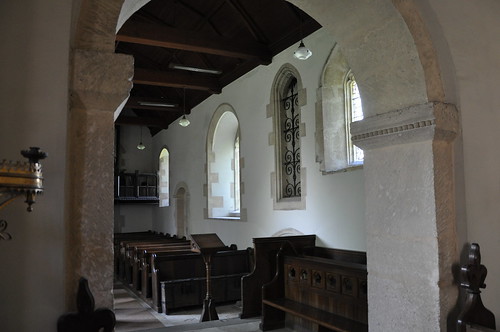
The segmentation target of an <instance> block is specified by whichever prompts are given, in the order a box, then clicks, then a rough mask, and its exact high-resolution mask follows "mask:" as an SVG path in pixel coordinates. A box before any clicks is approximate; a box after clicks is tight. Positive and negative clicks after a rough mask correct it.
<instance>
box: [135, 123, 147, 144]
mask: <svg viewBox="0 0 500 332" xmlns="http://www.w3.org/2000/svg"><path fill="white" fill-rule="evenodd" d="M145 148H146V146H145V145H144V144H142V127H141V141H140V143H139V144H137V150H144V149H145Z"/></svg>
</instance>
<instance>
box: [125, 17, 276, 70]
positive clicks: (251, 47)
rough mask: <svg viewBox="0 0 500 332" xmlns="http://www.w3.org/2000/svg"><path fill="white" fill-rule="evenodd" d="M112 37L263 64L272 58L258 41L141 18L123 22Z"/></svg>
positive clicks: (129, 41) (128, 41)
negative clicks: (253, 60)
mask: <svg viewBox="0 0 500 332" xmlns="http://www.w3.org/2000/svg"><path fill="white" fill-rule="evenodd" d="M116 40H117V41H121V42H127V43H136V44H142V45H150V46H156V47H164V48H170V49H178V50H184V51H191V52H201V53H207V54H214V55H220V56H226V57H233V58H239V59H259V61H260V63H261V64H266V65H267V64H270V63H271V61H272V56H271V53H270V52H269V50H268V49H267V47H266V46H265V45H263V44H260V43H248V42H245V43H244V44H241V45H240V44H239V42H238V41H232V40H228V39H225V38H221V37H214V36H203V34H202V33H195V34H193V32H192V31H183V30H178V29H173V28H169V27H167V26H161V25H157V24H151V23H144V22H127V23H125V24H124V25H123V27H122V28H121V29H120V31H119V32H118V34H117V35H116Z"/></svg>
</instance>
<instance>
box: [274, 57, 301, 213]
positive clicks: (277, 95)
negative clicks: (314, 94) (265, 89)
mask: <svg viewBox="0 0 500 332" xmlns="http://www.w3.org/2000/svg"><path fill="white" fill-rule="evenodd" d="M305 104H306V91H305V89H303V88H302V83H301V80H300V76H299V73H298V71H297V70H296V69H295V68H294V67H293V66H291V65H290V64H285V65H283V66H282V67H281V69H280V70H279V71H278V74H277V75H276V77H275V79H274V82H273V87H272V92H271V103H270V104H269V106H268V109H269V110H270V111H271V112H270V113H271V114H269V115H270V116H272V117H273V124H274V133H273V135H272V137H273V138H274V142H272V143H274V145H275V147H274V148H275V172H274V173H273V174H272V179H273V181H272V193H273V194H272V195H273V203H274V209H276V210H301V209H305V192H304V188H305V180H306V177H305V168H302V163H301V139H302V137H303V136H305V126H304V124H303V123H302V122H301V108H302V107H303V106H304V105H305Z"/></svg>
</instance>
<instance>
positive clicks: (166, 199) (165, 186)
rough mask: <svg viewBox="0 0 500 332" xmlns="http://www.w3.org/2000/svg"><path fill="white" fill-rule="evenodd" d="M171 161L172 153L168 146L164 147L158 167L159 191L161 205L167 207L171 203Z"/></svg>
mask: <svg viewBox="0 0 500 332" xmlns="http://www.w3.org/2000/svg"><path fill="white" fill-rule="evenodd" d="M169 163H170V154H169V152H168V150H167V148H163V149H162V150H161V152H160V157H159V167H158V193H159V199H160V202H159V205H160V207H165V206H169V205H170V193H169V182H170V180H169Z"/></svg>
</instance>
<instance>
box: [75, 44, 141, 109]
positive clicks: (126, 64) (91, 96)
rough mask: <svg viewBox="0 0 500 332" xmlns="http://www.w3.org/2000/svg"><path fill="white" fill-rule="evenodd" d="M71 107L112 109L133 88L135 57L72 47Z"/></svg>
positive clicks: (118, 104)
mask: <svg viewBox="0 0 500 332" xmlns="http://www.w3.org/2000/svg"><path fill="white" fill-rule="evenodd" d="M72 62H73V70H72V72H71V82H70V92H71V97H70V100H71V108H82V109H92V110H103V111H110V112H114V111H115V110H116V109H117V108H118V107H119V106H120V104H121V103H122V102H123V101H124V100H125V99H126V98H127V97H128V94H129V92H130V90H131V89H132V77H133V76H134V59H133V57H132V56H130V55H125V54H115V53H108V52H100V51H94V50H81V49H76V50H73V53H72Z"/></svg>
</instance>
